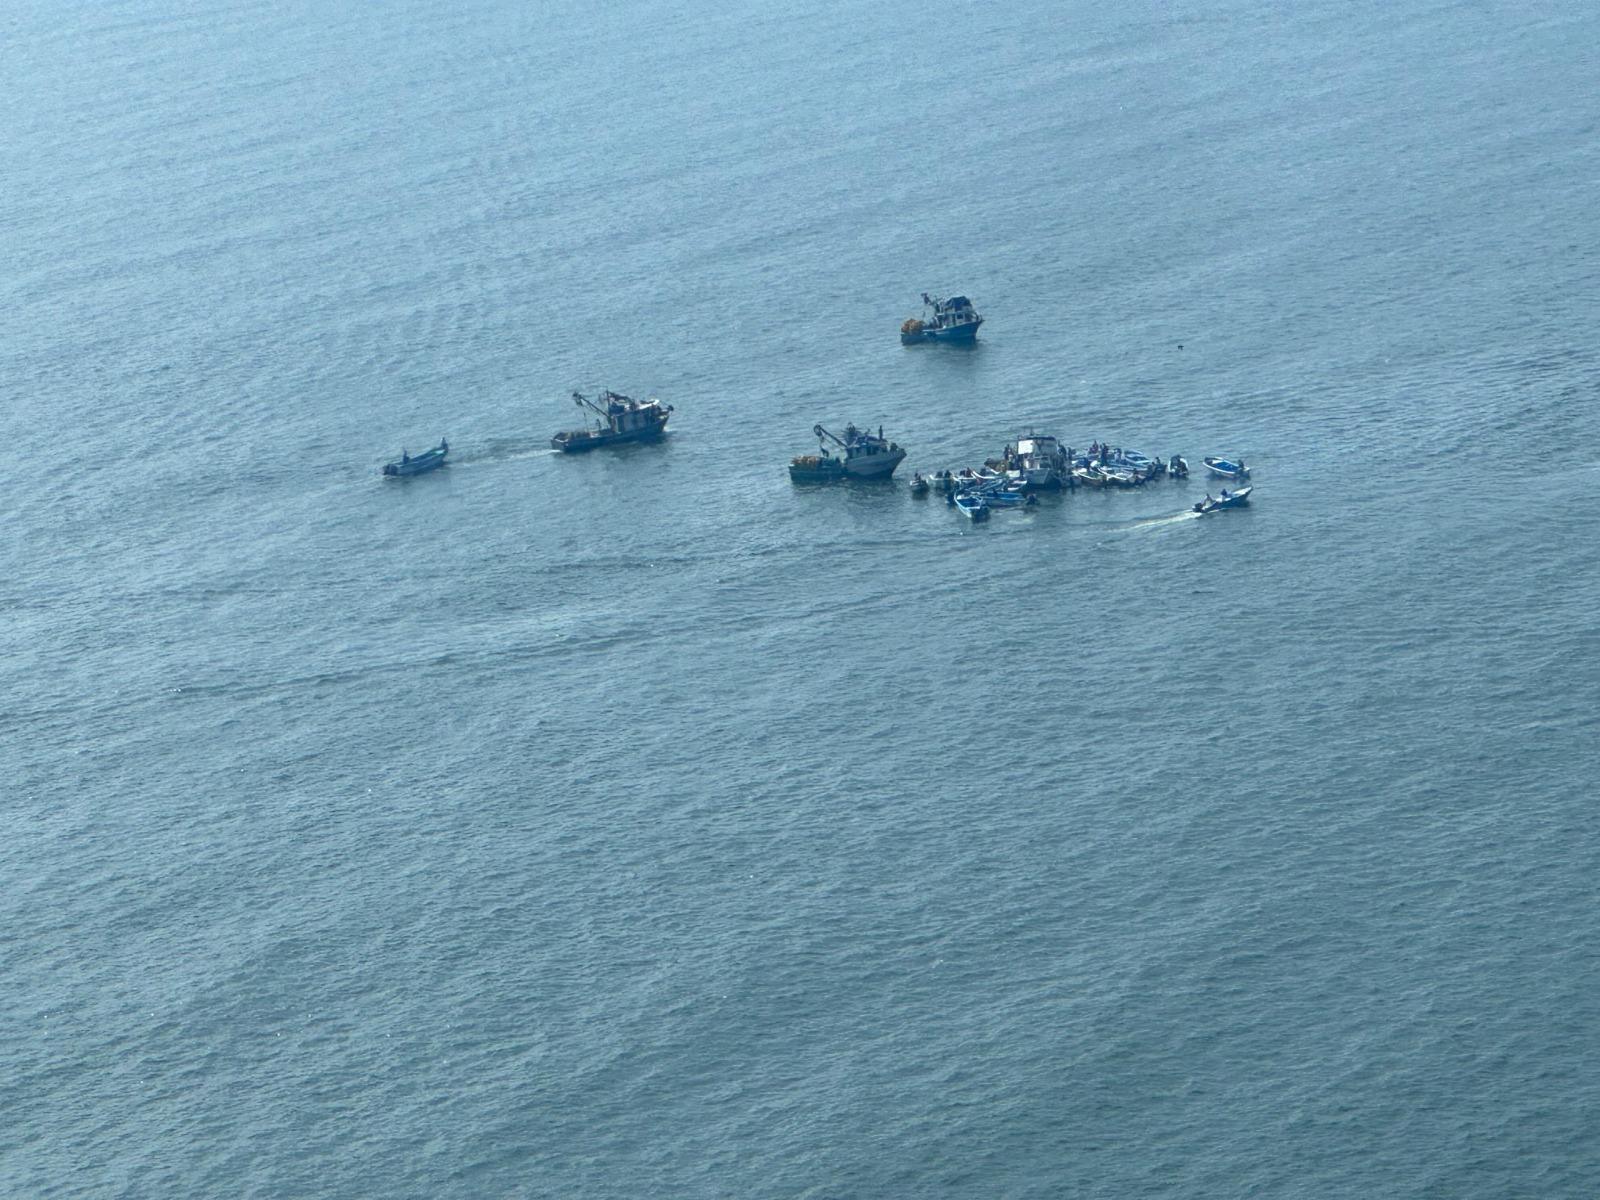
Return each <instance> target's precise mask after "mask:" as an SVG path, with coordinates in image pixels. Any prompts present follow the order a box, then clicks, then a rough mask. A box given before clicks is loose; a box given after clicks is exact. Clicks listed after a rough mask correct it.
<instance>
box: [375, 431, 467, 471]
mask: <svg viewBox="0 0 1600 1200" xmlns="http://www.w3.org/2000/svg"><path fill="white" fill-rule="evenodd" d="M449 453H450V443H449V442H447V441H445V440H444V439H443V438H440V439H439V444H438V445H437V446H435V447H434V448H433V449H432V450H428V451H424V452H423V453H422V454H419V455H417V456H416V457H415V458H413V457H411V455H409V454H407V453H406V452H405V451H404V450H402V451H401V452H400V457H399V458H397V459H395V460H394V462H392V463H389V464H388V465H386V466H385V467H384V468H383V473H384V474H385V475H421V474H422V473H423V472H425V471H431V470H433V469H434V468H435V467H442V466H444V458H445V455H447V454H449Z"/></svg>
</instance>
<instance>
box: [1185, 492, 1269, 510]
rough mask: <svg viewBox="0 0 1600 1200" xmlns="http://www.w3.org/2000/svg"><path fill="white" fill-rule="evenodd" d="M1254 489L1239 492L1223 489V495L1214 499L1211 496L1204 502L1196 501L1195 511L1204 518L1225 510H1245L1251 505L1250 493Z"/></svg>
mask: <svg viewBox="0 0 1600 1200" xmlns="http://www.w3.org/2000/svg"><path fill="white" fill-rule="evenodd" d="M1254 490H1255V489H1254V488H1247V487H1246V488H1240V489H1239V490H1238V491H1237V492H1230V491H1229V490H1228V489H1227V488H1223V489H1222V495H1220V496H1218V497H1216V498H1212V497H1211V496H1210V495H1209V494H1208V495H1207V496H1206V498H1205V499H1204V500H1197V501H1195V506H1194V511H1195V512H1197V513H1200V514H1201V515H1202V516H1204V515H1205V514H1206V513H1214V512H1218V511H1220V510H1221V509H1224V508H1243V507H1244V506H1245V505H1246V504H1249V503H1250V493H1251V492H1252V491H1254Z"/></svg>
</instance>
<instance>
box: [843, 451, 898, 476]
mask: <svg viewBox="0 0 1600 1200" xmlns="http://www.w3.org/2000/svg"><path fill="white" fill-rule="evenodd" d="M905 457H906V452H905V451H904V450H901V449H899V448H898V447H896V448H895V449H893V450H886V451H884V452H883V453H882V454H862V455H858V456H856V457H855V458H847V459H845V461H844V471H845V474H846V475H847V476H849V477H850V478H851V479H887V478H889V476H891V475H893V474H894V469H895V468H896V467H898V466H899V465H900V464H901V463H902V462H904V461H905Z"/></svg>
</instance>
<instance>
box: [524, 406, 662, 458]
mask: <svg viewBox="0 0 1600 1200" xmlns="http://www.w3.org/2000/svg"><path fill="white" fill-rule="evenodd" d="M572 399H573V402H574V403H575V404H576V405H577V406H578V407H579V408H587V409H588V410H589V411H590V412H592V413H594V414H595V417H596V419H595V420H594V421H593V422H591V424H590V426H589V427H588V428H584V429H569V430H567V431H566V432H565V433H558V434H556V435H555V437H553V438H551V439H550V445H551V446H552V447H554V448H555V449H557V450H560V451H563V452H565V453H567V454H573V453H576V452H578V451H581V450H594V449H598V448H599V447H601V446H614V445H616V444H617V443H619V442H642V441H649V440H651V439H653V438H658V437H660V436H661V434H662V432H663V431H664V430H665V429H666V427H667V418H668V417H669V416H671V415H672V405H670V404H662V403H661V401H659V400H654V399H651V400H635V399H633V397H631V396H624V395H622V394H621V393H620V392H613V391H604V392H601V393H600V396H599V398H598V399H597V400H590V399H589V398H588V397H587V396H585V395H583V393H581V392H573V393H572Z"/></svg>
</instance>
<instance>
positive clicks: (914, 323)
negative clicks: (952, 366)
mask: <svg viewBox="0 0 1600 1200" xmlns="http://www.w3.org/2000/svg"><path fill="white" fill-rule="evenodd" d="M982 324H983V318H982V317H980V316H979V315H978V314H977V313H976V312H975V311H974V310H973V307H972V301H971V300H968V299H967V298H966V297H965V296H951V297H950V299H948V300H941V299H939V297H937V296H930V295H928V293H927V292H923V293H922V316H921V317H912V318H911V319H910V320H908V321H907V322H906V323H905V324H904V325H902V326H900V341H901V343H902V344H904V345H907V346H911V345H915V344H916V343H917V342H970V341H972V339H973V338H975V337H977V336H978V326H979V325H982Z"/></svg>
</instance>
